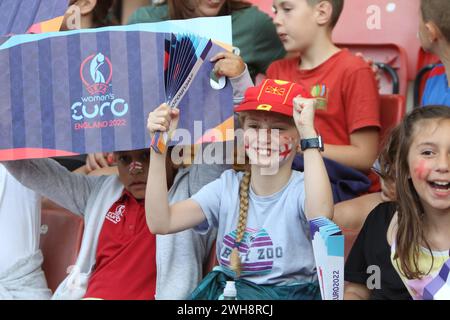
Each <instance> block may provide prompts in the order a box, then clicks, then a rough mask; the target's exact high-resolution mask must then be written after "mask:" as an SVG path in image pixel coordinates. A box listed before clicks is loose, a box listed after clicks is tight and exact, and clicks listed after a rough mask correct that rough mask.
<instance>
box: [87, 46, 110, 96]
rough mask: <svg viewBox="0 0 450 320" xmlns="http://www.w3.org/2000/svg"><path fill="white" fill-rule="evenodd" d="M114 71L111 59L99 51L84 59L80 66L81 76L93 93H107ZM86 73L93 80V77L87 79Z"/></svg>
mask: <svg viewBox="0 0 450 320" xmlns="http://www.w3.org/2000/svg"><path fill="white" fill-rule="evenodd" d="M87 66H89V68H87ZM88 71H89V72H88ZM112 71H113V67H112V64H111V60H109V59H108V58H107V57H105V56H104V55H103V54H101V53H99V54H97V55H91V56H89V57H87V58H86V59H85V60H84V61H83V63H82V64H81V68H80V76H81V80H82V81H83V84H84V85H85V86H86V89H87V91H88V92H89V93H90V94H91V95H94V94H106V91H107V90H108V87H109V83H110V82H111V79H112V73H113V72H112ZM86 73H88V74H89V76H90V78H91V79H92V81H90V80H91V79H86V76H85V74H86ZM88 80H89V81H88Z"/></svg>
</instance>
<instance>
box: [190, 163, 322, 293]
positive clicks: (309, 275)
mask: <svg viewBox="0 0 450 320" xmlns="http://www.w3.org/2000/svg"><path fill="white" fill-rule="evenodd" d="M242 177H243V173H242V172H236V171H234V170H228V171H225V172H224V173H223V174H222V176H221V177H220V178H219V179H217V180H216V181H213V182H211V183H210V184H208V185H206V186H205V187H203V188H202V189H201V190H200V191H199V192H198V193H197V194H195V195H194V196H193V197H192V199H193V200H194V201H196V202H197V203H198V204H199V205H200V207H201V208H202V210H203V212H204V214H205V216H206V220H205V222H203V223H202V224H201V225H199V226H197V227H196V231H198V232H205V231H206V230H208V229H209V228H210V227H212V226H213V227H216V228H217V229H218V235H217V247H216V248H217V249H216V250H217V257H218V259H219V263H220V266H221V268H222V270H223V271H224V272H225V273H226V274H228V275H229V276H231V277H233V276H234V272H233V271H231V270H230V268H229V264H230V255H231V251H232V249H233V248H234V243H235V241H234V240H235V237H236V227H237V222H238V217H239V184H240V181H241V179H242ZM249 194H250V196H249V211H248V219H247V227H246V231H245V235H244V238H243V241H242V244H241V245H240V247H239V252H240V255H241V261H242V267H241V270H242V271H241V277H242V278H244V279H246V280H249V281H251V282H253V283H256V284H271V285H292V284H297V283H304V282H314V281H316V280H317V276H316V270H315V262H314V255H313V250H312V244H311V240H310V233H309V223H308V221H307V219H306V217H305V213H304V208H305V190H304V176H303V173H300V172H297V171H292V175H291V178H290V180H289V182H288V183H287V184H286V186H285V187H284V188H283V189H282V190H280V191H279V192H277V193H275V194H273V195H270V196H264V197H263V196H258V195H256V194H255V193H254V192H253V190H252V189H251V188H250V190H249Z"/></svg>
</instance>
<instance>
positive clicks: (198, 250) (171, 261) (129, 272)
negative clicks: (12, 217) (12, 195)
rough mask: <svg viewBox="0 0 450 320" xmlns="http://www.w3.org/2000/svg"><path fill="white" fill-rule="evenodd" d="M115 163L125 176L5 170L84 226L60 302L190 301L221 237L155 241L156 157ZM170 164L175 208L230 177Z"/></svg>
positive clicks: (29, 163)
mask: <svg viewBox="0 0 450 320" xmlns="http://www.w3.org/2000/svg"><path fill="white" fill-rule="evenodd" d="M113 157H114V160H113V161H114V163H115V164H117V171H118V175H115V174H114V175H109V176H86V175H81V174H76V173H73V172H69V171H68V170H66V169H65V168H64V167H62V166H61V165H59V164H58V163H57V162H56V161H54V160H52V159H36V160H23V161H13V162H7V163H4V166H5V167H6V169H7V170H8V171H9V173H10V174H11V175H12V176H13V177H15V178H16V179H17V180H18V181H19V182H20V183H22V184H23V185H25V186H27V187H29V188H30V189H31V190H34V191H35V192H37V193H39V194H41V195H43V196H45V197H47V198H49V199H50V200H52V201H54V202H56V203H57V204H58V205H60V206H62V207H64V208H66V209H68V210H70V211H71V212H73V213H74V214H77V215H80V216H81V217H82V218H83V220H84V225H85V228H84V234H83V240H82V243H81V248H80V254H79V256H78V258H77V260H76V262H75V265H74V267H73V268H72V269H71V271H70V273H69V274H68V276H67V278H66V279H64V280H63V282H62V283H61V284H60V285H59V286H58V288H57V289H56V291H55V293H54V295H53V299H71V300H73V299H82V298H85V299H87V298H95V299H107V300H110V299H114V300H153V299H186V297H188V295H189V294H190V293H191V292H192V290H194V289H195V287H196V286H197V285H198V283H199V282H200V280H201V279H202V275H203V269H202V267H203V260H204V258H205V257H207V256H208V254H209V252H210V250H211V247H212V244H213V241H214V239H215V233H214V232H211V233H208V234H207V235H199V234H197V233H195V232H193V231H192V230H186V231H185V232H182V233H177V234H174V235H170V236H165V237H162V236H159V235H154V234H152V233H151V232H150V230H149V229H148V227H147V223H146V217H145V206H144V205H145V203H144V198H145V196H146V183H147V176H148V168H149V160H150V151H149V149H143V150H134V151H119V152H114V156H113ZM164 161H167V166H166V170H167V171H166V172H165V175H164V176H165V177H166V178H167V181H165V183H166V185H169V186H170V195H169V199H170V201H171V202H174V201H180V200H184V199H188V198H189V197H190V196H192V194H193V193H195V192H196V191H198V190H200V188H201V187H203V186H204V185H205V184H207V183H209V182H211V181H213V180H214V179H216V178H218V177H219V176H220V174H221V173H222V172H223V171H224V170H225V168H224V167H222V166H207V165H192V166H190V167H189V168H183V167H179V168H176V167H175V166H174V165H173V163H172V162H171V161H170V158H166V159H165V160H164ZM0 169H1V167H0ZM5 171H6V170H5ZM0 173H1V172H0ZM0 218H1V215H0ZM0 220H1V219H0ZM0 238H1V237H0ZM0 256H1V255H0ZM0 262H1V259H0ZM0 283H1V277H0ZM0 296H1V290H0Z"/></svg>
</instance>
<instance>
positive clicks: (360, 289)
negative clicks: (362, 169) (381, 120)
mask: <svg viewBox="0 0 450 320" xmlns="http://www.w3.org/2000/svg"><path fill="white" fill-rule="evenodd" d="M393 137H394V138H395V139H397V140H398V141H397V144H396V146H392V145H391V143H388V146H390V147H391V148H394V150H396V152H395V156H394V158H393V163H392V164H391V168H392V166H393V170H390V169H391V168H390V166H385V167H384V168H383V167H382V174H386V175H388V176H390V177H393V178H394V179H395V188H396V195H397V196H396V199H397V200H396V202H395V203H392V202H391V203H384V204H380V205H379V206H378V207H377V208H376V209H375V210H374V211H376V210H378V211H379V212H378V213H377V215H376V216H377V217H378V219H379V221H380V219H381V220H383V219H382V215H383V214H382V213H383V212H387V211H389V212H390V215H391V218H389V219H388V220H387V221H386V222H387V224H388V228H387V242H388V244H389V246H390V253H389V251H388V250H386V252H385V253H384V255H385V257H384V259H385V260H389V254H390V260H391V263H392V265H393V267H394V268H395V270H396V271H397V273H398V275H399V276H400V278H401V280H402V281H403V283H404V285H405V286H406V288H407V289H408V291H409V294H410V295H411V297H412V298H413V299H424V298H428V299H429V298H430V295H431V296H432V295H433V294H434V293H435V292H434V291H433V290H434V289H433V288H434V285H433V281H435V280H436V277H437V275H438V274H439V273H440V272H441V270H444V269H445V266H444V264H447V265H449V250H450V109H449V108H448V107H444V106H431V107H427V108H421V109H416V110H414V111H413V112H411V113H410V114H409V115H407V116H406V117H405V118H404V120H403V121H402V123H401V124H400V125H399V126H398V127H397V128H396V129H395V131H394V133H393ZM389 171H391V172H390V173H389ZM369 218H370V216H369ZM368 220H369V219H368ZM371 220H372V221H374V219H371ZM370 224H371V223H370V222H366V225H365V227H364V228H365V229H368V230H369V229H373V224H372V225H370ZM364 228H363V229H364ZM368 230H366V232H368ZM372 233H373V234H374V232H372ZM366 238H367V233H366ZM358 241H359V239H358V240H357V242H358ZM355 246H357V243H355ZM355 246H354V248H355ZM370 250H373V247H371V248H370ZM352 253H353V249H352V252H351V253H350V256H349V260H350V259H352ZM366 254H367V253H366ZM364 271H365V270H364ZM382 271H383V270H382ZM347 272H348V270H347V268H346V279H347V280H349V277H347ZM360 273H361V274H362V273H363V271H362V270H361V272H360ZM355 277H356V278H355ZM357 278H358V276H357V275H355V274H353V277H352V278H351V280H349V281H350V282H351V283H350V285H348V286H347V288H346V298H349V299H350V298H352V299H362V298H368V297H369V295H370V290H369V289H368V288H367V287H366V285H365V284H362V283H359V281H353V280H354V279H357ZM354 282H357V283H354ZM447 285H448V284H447ZM446 299H447V300H448V299H450V296H447V297H446Z"/></svg>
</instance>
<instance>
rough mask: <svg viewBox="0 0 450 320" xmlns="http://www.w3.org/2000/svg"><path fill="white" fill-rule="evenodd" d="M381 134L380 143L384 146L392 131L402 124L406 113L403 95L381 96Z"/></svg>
mask: <svg viewBox="0 0 450 320" xmlns="http://www.w3.org/2000/svg"><path fill="white" fill-rule="evenodd" d="M380 109H381V112H380V113H381V119H380V120H381V132H380V142H381V144H382V145H383V144H384V142H385V141H386V139H387V137H388V136H389V133H390V131H391V130H392V128H394V127H395V126H396V125H398V124H399V123H400V121H401V120H402V118H403V117H404V115H405V113H406V99H405V97H404V96H402V95H394V94H392V95H381V96H380Z"/></svg>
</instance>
